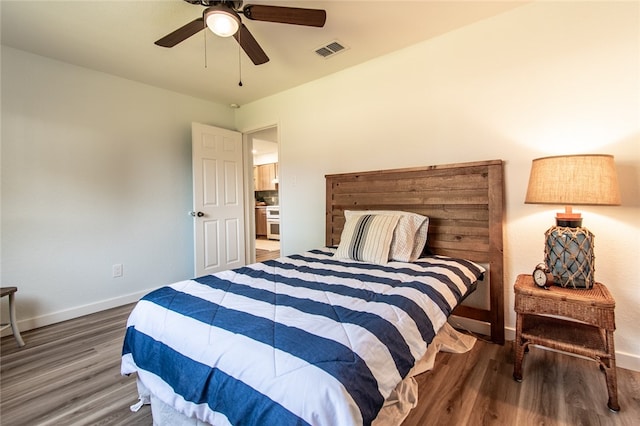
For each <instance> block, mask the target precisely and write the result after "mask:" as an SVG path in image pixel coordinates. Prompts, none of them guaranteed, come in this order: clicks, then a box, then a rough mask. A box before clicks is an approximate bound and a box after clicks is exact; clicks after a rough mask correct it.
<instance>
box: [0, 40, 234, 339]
mask: <svg viewBox="0 0 640 426" xmlns="http://www.w3.org/2000/svg"><path fill="white" fill-rule="evenodd" d="M192 121H197V122H202V123H206V124H211V125H216V126H219V127H226V128H231V127H233V110H231V109H230V108H228V107H226V106H223V105H219V104H214V103H211V102H207V101H203V100H199V99H195V98H191V97H187V96H183V95H179V94H177V93H173V92H169V91H165V90H161V89H157V88H153V87H150V86H146V85H143V84H139V83H135V82H132V81H128V80H124V79H121V78H118V77H114V76H110V75H107V74H103V73H99V72H95V71H91V70H88V69H85V68H79V67H76V66H73V65H69V64H65V63H61V62H57V61H53V60H50V59H47V58H44V57H40V56H35V55H32V54H28V53H25V52H22V51H19V50H15V49H12V48H8V47H5V46H3V47H2V235H1V236H2V271H1V280H2V285H4V286H6V285H17V286H18V287H19V290H18V294H17V300H18V303H17V306H18V312H17V315H18V318H19V320H20V325H21V327H22V328H23V329H28V328H32V327H35V326H40V325H44V324H48V323H51V322H56V321H60V320H63V319H67V318H71V317H75V316H78V315H81V314H84V313H87V312H94V311H96V310H99V309H104V308H108V307H112V306H117V305H120V304H123V303H128V302H133V301H135V300H137V298H138V297H139V296H140V295H141V294H143V293H144V292H146V290H148V289H150V288H155V287H158V286H160V285H164V284H166V283H168V282H172V281H176V280H180V279H185V278H190V277H191V276H192V275H193V232H192V226H193V224H192V219H191V218H190V217H189V216H187V211H189V210H191V206H192V192H191V188H192V185H191V122H192ZM118 263H119V264H123V265H124V276H123V277H122V278H112V265H113V264H118Z"/></svg>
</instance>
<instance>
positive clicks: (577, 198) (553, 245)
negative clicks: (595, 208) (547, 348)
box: [525, 154, 620, 288]
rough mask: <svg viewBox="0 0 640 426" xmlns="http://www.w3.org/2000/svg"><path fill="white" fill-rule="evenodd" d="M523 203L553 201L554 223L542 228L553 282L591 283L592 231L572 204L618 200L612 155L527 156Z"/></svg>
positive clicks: (585, 285)
mask: <svg viewBox="0 0 640 426" xmlns="http://www.w3.org/2000/svg"><path fill="white" fill-rule="evenodd" d="M525 204H559V205H564V206H565V211H564V212H558V213H557V214H556V225H555V226H553V227H551V228H550V229H549V230H547V232H546V233H545V236H546V243H545V263H546V265H547V268H549V270H550V271H551V273H552V274H553V276H554V281H555V283H556V284H558V285H561V286H563V287H566V286H568V285H571V286H573V287H574V288H591V287H592V286H593V283H594V254H593V239H594V236H593V234H592V233H591V232H589V230H588V229H586V228H583V227H582V215H581V214H580V213H574V212H573V208H572V206H573V205H604V206H617V205H620V191H619V188H618V177H617V174H616V168H615V164H614V161H613V156H612V155H601V154H591V155H562V156H556V157H544V158H537V159H535V160H533V163H532V165H531V174H530V176H529V185H528V188H527V195H526V198H525Z"/></svg>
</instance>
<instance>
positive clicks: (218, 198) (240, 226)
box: [191, 123, 245, 276]
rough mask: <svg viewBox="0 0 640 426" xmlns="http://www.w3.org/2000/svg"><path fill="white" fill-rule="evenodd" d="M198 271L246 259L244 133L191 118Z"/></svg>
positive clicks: (227, 266)
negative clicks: (198, 121)
mask: <svg viewBox="0 0 640 426" xmlns="http://www.w3.org/2000/svg"><path fill="white" fill-rule="evenodd" d="M191 135H192V143H193V151H192V156H193V203H194V206H193V213H192V214H193V215H194V233H195V235H194V241H195V275H196V276H202V275H208V274H212V273H214V272H218V271H222V270H226V269H231V268H236V267H240V266H243V265H244V264H245V247H244V246H245V235H244V229H245V226H244V194H243V191H244V182H243V176H244V175H243V161H242V134H240V133H238V132H234V131H232V130H227V129H221V128H218V127H212V126H207V125H204V124H200V123H192V125H191Z"/></svg>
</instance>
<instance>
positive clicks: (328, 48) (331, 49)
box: [315, 40, 347, 58]
mask: <svg viewBox="0 0 640 426" xmlns="http://www.w3.org/2000/svg"><path fill="white" fill-rule="evenodd" d="M346 49H347V48H346V47H345V46H344V45H342V44H341V43H340V42H339V41H337V40H334V41H332V42H331V43H329V44H327V45H325V46H321V47H318V48H317V49H316V50H315V52H316V53H317V54H318V55H320V56H322V57H323V58H330V57H331V56H333V55H335V54H337V53H340V52H342V51H344V50H346Z"/></svg>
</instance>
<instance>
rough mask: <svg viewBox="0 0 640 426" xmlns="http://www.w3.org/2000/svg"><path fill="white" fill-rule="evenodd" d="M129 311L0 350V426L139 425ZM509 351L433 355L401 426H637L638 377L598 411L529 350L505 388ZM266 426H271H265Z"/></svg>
mask: <svg viewBox="0 0 640 426" xmlns="http://www.w3.org/2000/svg"><path fill="white" fill-rule="evenodd" d="M132 307H133V306H132V305H127V306H123V307H120V308H115V309H111V310H108V311H104V312H100V313H97V314H93V315H88V316H85V317H82V318H78V319H74V320H71V321H66V322H63V323H59V324H54V325H51V326H48V327H43V328H40V329H36V330H31V331H27V332H25V333H23V337H24V339H25V341H26V343H27V345H26V347H24V348H22V349H18V348H17V347H16V344H15V340H14V339H13V337H12V336H7V337H3V338H2V340H1V342H0V343H1V344H0V351H1V355H0V380H1V383H0V400H1V401H0V424H2V425H12V426H20V425H29V426H33V425H133V426H137V425H145V426H150V425H151V424H152V419H151V412H150V411H151V410H150V408H149V407H148V406H145V407H143V408H141V409H140V411H138V412H137V413H133V412H131V411H130V410H129V406H130V405H132V404H134V403H136V402H137V391H136V385H135V378H134V377H122V376H121V375H120V352H121V348H122V338H123V336H124V329H125V324H126V318H127V316H128V314H129V312H130V311H131V309H132ZM512 373H513V351H512V345H511V344H510V343H507V345H505V346H498V345H494V344H491V343H486V342H483V341H478V343H477V344H476V345H475V347H474V348H473V350H472V351H470V352H469V353H467V354H462V355H455V354H445V353H442V354H439V355H438V358H437V360H436V368H435V370H434V371H433V372H428V373H425V374H422V375H420V376H418V377H417V380H418V382H419V385H420V394H419V395H420V396H419V403H418V407H416V408H415V409H414V410H413V411H412V412H411V414H410V416H409V418H408V419H407V420H406V421H405V422H404V423H403V425H402V426H424V425H534V424H535V425H629V426H631V425H637V424H639V423H638V420H639V419H640V373H638V372H633V371H629V370H625V369H618V392H619V399H620V405H621V407H622V410H621V411H620V412H619V413H612V412H610V411H609V410H608V409H607V407H606V402H607V392H606V386H605V381H604V375H603V374H602V373H601V372H600V370H599V369H598V367H597V365H596V364H595V363H594V362H591V361H588V360H584V359H579V358H575V357H570V356H567V355H562V354H559V353H555V352H550V351H545V350H542V349H539V348H532V349H531V351H530V353H529V354H527V355H526V356H525V361H524V381H523V382H522V383H517V382H515V381H514V380H513V379H512V377H511V375H512ZM269 426H271V425H269ZM336 426H341V425H336Z"/></svg>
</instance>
